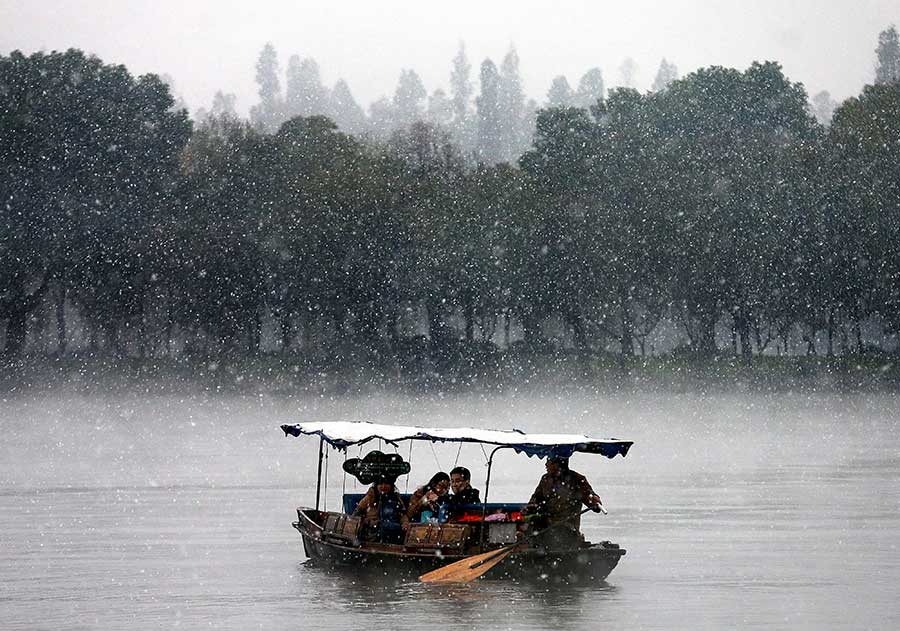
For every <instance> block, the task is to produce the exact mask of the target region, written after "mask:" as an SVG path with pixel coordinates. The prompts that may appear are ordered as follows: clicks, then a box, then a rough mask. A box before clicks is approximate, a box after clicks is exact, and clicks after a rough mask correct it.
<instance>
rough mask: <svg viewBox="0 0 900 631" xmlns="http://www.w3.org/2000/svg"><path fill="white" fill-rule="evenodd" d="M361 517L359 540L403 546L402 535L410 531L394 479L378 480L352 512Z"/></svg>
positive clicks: (404, 508)
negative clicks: (407, 530)
mask: <svg viewBox="0 0 900 631" xmlns="http://www.w3.org/2000/svg"><path fill="white" fill-rule="evenodd" d="M353 515H354V516H355V517H362V518H363V519H362V525H361V526H360V533H359V536H360V539H364V540H366V541H378V542H380V543H403V533H404V532H405V531H406V529H407V528H409V519H408V518H407V517H406V507H405V506H404V505H403V500H402V499H401V498H400V494H399V493H398V492H397V489H396V488H394V479H393V478H379V479H378V480H376V481H375V484H373V485H372V487H371V488H370V489H369V490H368V492H367V493H366V494H365V495H364V496H363V498H362V499H361V500H360V501H359V504H358V505H357V506H356V509H355V510H354V511H353Z"/></svg>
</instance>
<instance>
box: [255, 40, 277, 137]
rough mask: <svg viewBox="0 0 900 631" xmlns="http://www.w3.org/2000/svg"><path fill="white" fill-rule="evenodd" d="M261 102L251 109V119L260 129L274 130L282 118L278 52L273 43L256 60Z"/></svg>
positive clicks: (264, 48) (266, 46) (264, 47)
mask: <svg viewBox="0 0 900 631" xmlns="http://www.w3.org/2000/svg"><path fill="white" fill-rule="evenodd" d="M256 85H257V86H259V89H258V91H257V93H258V94H259V103H258V104H257V105H255V106H253V107H252V108H251V109H250V120H251V121H252V122H253V123H254V124H255V125H256V126H258V127H259V128H260V129H262V130H264V131H268V132H273V131H275V129H276V128H277V127H278V124H279V123H280V122H281V119H282V99H281V82H280V81H279V80H278V53H277V52H275V47H274V46H273V45H272V44H271V43H267V44H266V45H265V46H263V49H262V51H261V52H260V53H259V60H258V61H257V62H256Z"/></svg>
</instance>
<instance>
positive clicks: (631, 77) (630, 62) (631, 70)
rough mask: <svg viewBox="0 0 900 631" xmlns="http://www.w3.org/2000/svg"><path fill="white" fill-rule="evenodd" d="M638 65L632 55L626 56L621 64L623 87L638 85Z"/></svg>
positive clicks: (620, 77)
mask: <svg viewBox="0 0 900 631" xmlns="http://www.w3.org/2000/svg"><path fill="white" fill-rule="evenodd" d="M637 72H638V66H637V63H636V62H635V61H634V59H632V58H631V57H626V58H625V59H624V60H623V61H622V65H621V66H619V85H620V86H621V87H623V88H634V87H635V86H636V80H637Z"/></svg>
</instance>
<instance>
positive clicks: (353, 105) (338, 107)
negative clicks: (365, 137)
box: [328, 79, 367, 136]
mask: <svg viewBox="0 0 900 631" xmlns="http://www.w3.org/2000/svg"><path fill="white" fill-rule="evenodd" d="M328 112H329V114H330V115H331V117H332V118H333V119H334V122H335V123H336V124H337V126H338V127H340V128H341V130H342V131H344V132H345V133H347V134H351V135H354V136H357V135H359V134H362V133H364V132H365V131H366V127H367V121H366V113H365V112H363V109H362V108H361V107H360V106H359V104H358V103H357V102H356V99H355V98H353V94H352V93H351V92H350V86H349V85H347V82H346V81H344V80H343V79H338V81H337V83H335V84H334V88H333V89H332V90H331V98H330V99H329V106H328Z"/></svg>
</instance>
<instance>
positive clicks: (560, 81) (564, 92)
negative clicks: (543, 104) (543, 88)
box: [547, 75, 575, 107]
mask: <svg viewBox="0 0 900 631" xmlns="http://www.w3.org/2000/svg"><path fill="white" fill-rule="evenodd" d="M574 98H575V95H574V94H573V93H572V86H570V85H569V80H568V79H566V78H565V77H564V76H563V75H559V76H558V77H554V78H553V82H552V83H551V84H550V90H548V91H547V105H549V106H550V107H569V106H571V105H572V102H573V100H574Z"/></svg>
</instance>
